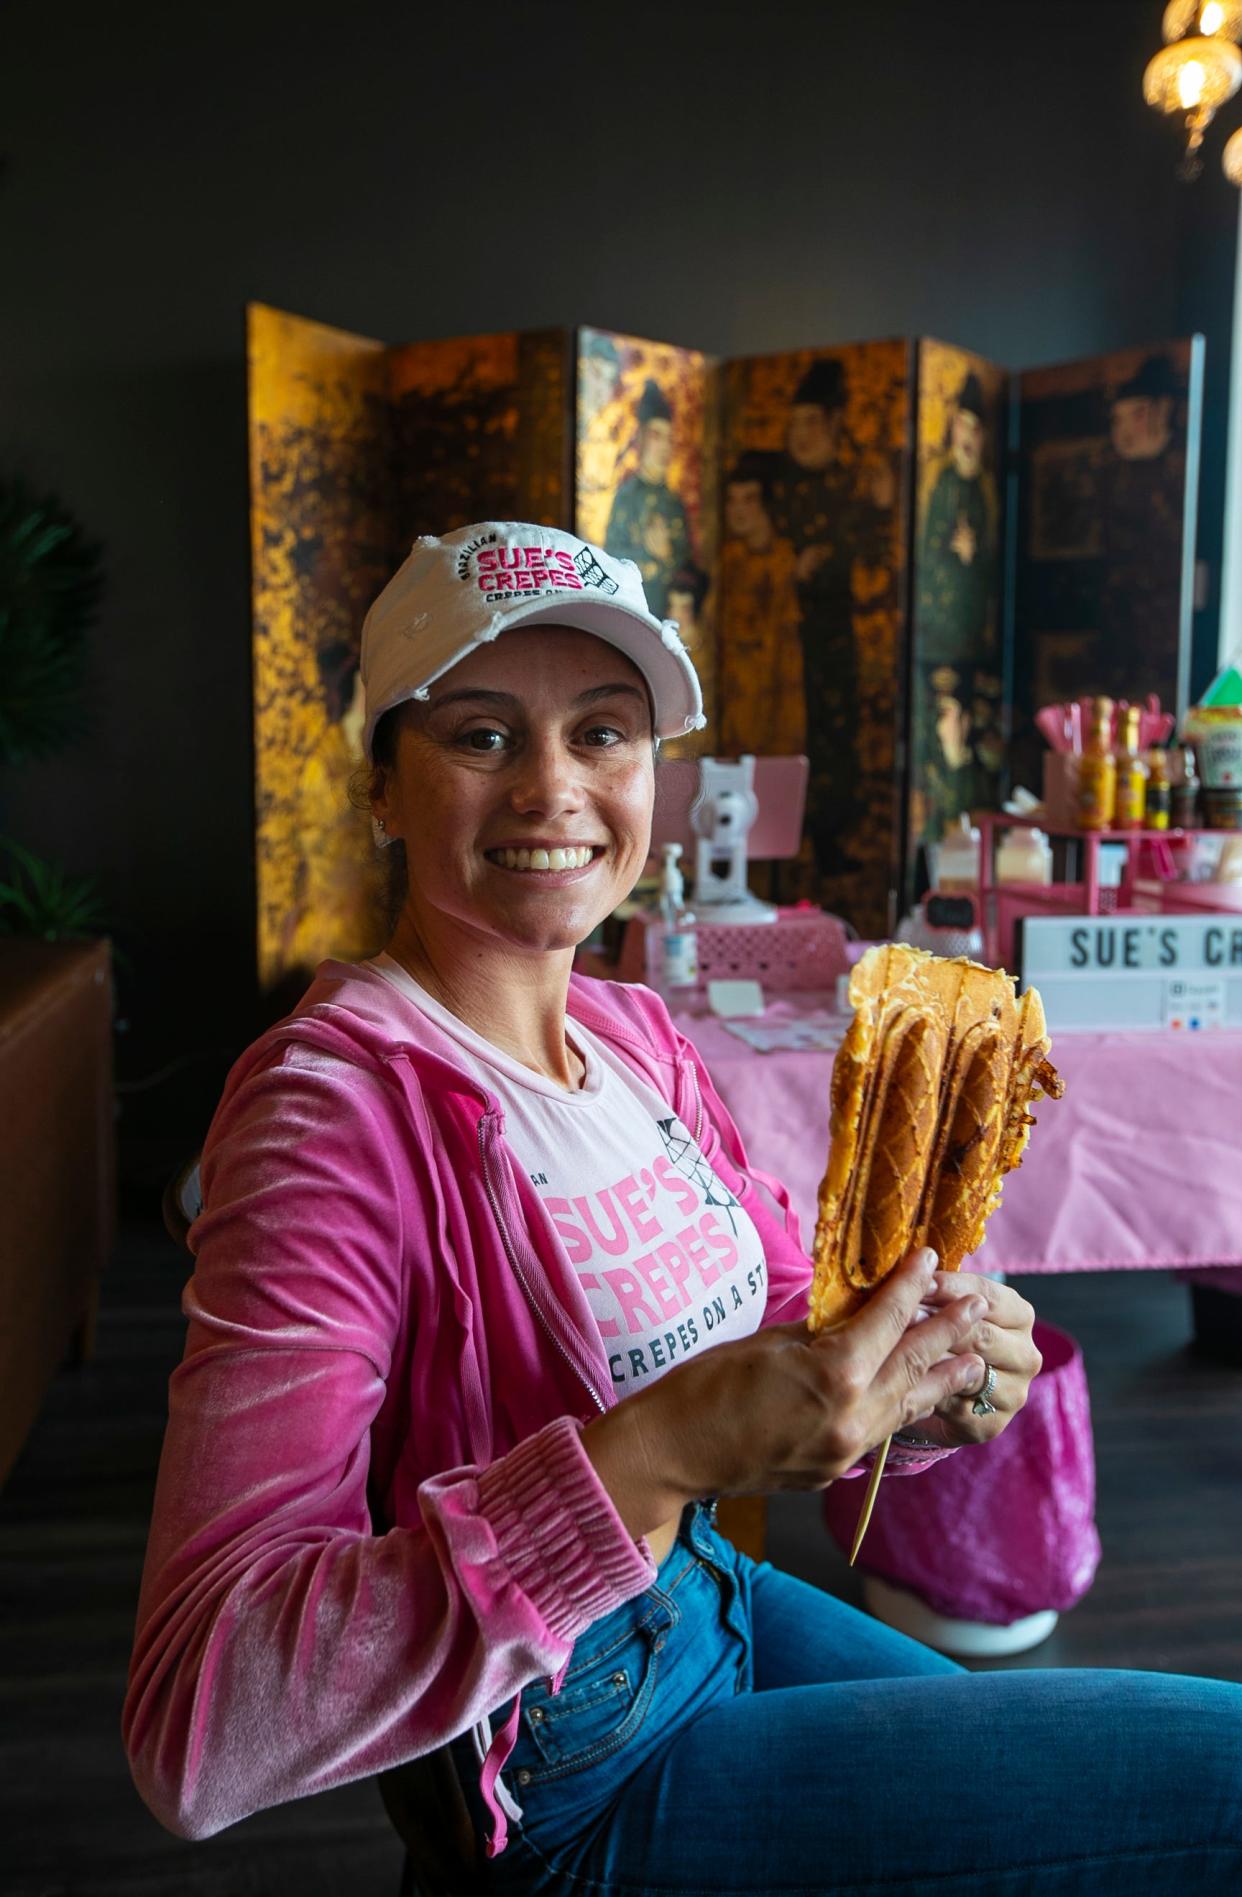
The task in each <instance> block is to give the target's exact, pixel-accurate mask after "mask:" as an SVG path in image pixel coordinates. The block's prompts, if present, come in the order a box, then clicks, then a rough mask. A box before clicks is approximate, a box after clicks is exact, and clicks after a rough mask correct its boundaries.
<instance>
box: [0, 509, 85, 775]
mask: <svg viewBox="0 0 1242 1897" xmlns="http://www.w3.org/2000/svg"><path fill="white" fill-rule="evenodd" d="M102 585H103V573H102V567H101V562H100V553H99V549H98V547H97V546H95V545H94V543H93V542H91V541H89V540H88V539H87V538H86V536H85V534H84V533H83V532H82V529H81V527H80V526H79V524H78V523H77V521H76V520H74V518H73V516H72V515H71V514H69V513H68V512H67V511H66V509H65V508H64V507H63V506H62V505H61V503H60V502H59V501H58V500H57V499H56V497H55V496H54V495H43V496H37V495H35V494H34V493H32V491H31V490H30V489H29V488H28V487H27V486H26V485H25V483H24V482H22V481H19V480H0V763H5V764H18V763H22V762H24V761H25V760H26V759H29V758H40V757H46V756H47V755H48V754H49V753H50V752H53V751H56V750H58V749H59V748H60V747H61V746H62V745H63V744H66V743H68V742H70V741H71V740H72V739H74V738H77V737H80V736H81V734H82V732H83V730H84V729H85V726H86V716H85V705H84V684H85V669H86V635H87V632H88V630H89V628H90V625H91V622H92V621H93V619H94V616H95V610H96V607H97V605H98V602H99V595H100V592H101V589H102Z"/></svg>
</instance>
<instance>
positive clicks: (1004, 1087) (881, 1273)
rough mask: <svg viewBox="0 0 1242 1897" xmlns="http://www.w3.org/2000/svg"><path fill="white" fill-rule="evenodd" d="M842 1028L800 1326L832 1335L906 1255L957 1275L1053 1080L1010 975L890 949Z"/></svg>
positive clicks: (869, 965)
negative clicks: (933, 1254)
mask: <svg viewBox="0 0 1242 1897" xmlns="http://www.w3.org/2000/svg"><path fill="white" fill-rule="evenodd" d="M850 1001H851V1003H852V1004H853V1008H854V1018H853V1021H852V1022H851V1023H850V1027H849V1031H848V1033H847V1034H846V1037H845V1041H844V1043H843V1044H842V1046H841V1049H840V1051H839V1052H838V1054H837V1059H836V1064H835V1066H834V1068H833V1076H832V1096H831V1139H830V1144H829V1151H828V1165H827V1169H826V1171H825V1174H824V1180H823V1184H822V1185H821V1187H820V1193H819V1218H818V1222H817V1225H816V1230H815V1246H814V1258H815V1276H814V1281H813V1284H812V1288H811V1311H810V1326H811V1329H812V1330H814V1331H818V1330H824V1329H826V1328H827V1327H829V1326H831V1325H833V1324H838V1323H840V1322H842V1320H843V1319H845V1318H847V1317H849V1316H850V1315H851V1314H852V1312H854V1311H856V1310H857V1309H858V1308H859V1307H860V1306H861V1305H862V1304H863V1303H865V1302H866V1299H867V1297H868V1296H869V1294H870V1293H871V1291H873V1290H874V1289H875V1286H876V1285H877V1284H879V1283H881V1282H882V1280H883V1279H884V1278H886V1277H887V1276H888V1273H889V1272H890V1271H891V1270H892V1269H893V1267H894V1265H896V1264H898V1263H899V1262H900V1260H901V1259H902V1258H903V1257H905V1255H906V1253H907V1252H908V1251H910V1250H911V1249H912V1247H914V1246H918V1245H923V1244H928V1245H931V1246H933V1247H934V1248H935V1250H936V1251H937V1252H938V1253H939V1256H940V1261H941V1265H942V1267H943V1268H944V1269H945V1270H946V1271H956V1270H957V1268H958V1266H959V1265H960V1264H961V1262H962V1259H963V1258H964V1257H966V1256H967V1255H968V1254H969V1253H971V1252H973V1251H975V1250H976V1249H977V1248H978V1246H979V1245H980V1244H981V1243H982V1242H983V1235H984V1228H985V1226H986V1224H987V1221H988V1219H989V1217H990V1216H991V1214H992V1213H993V1212H994V1211H995V1209H996V1207H997V1205H998V1204H999V1203H1000V1194H1001V1182H1002V1180H1003V1178H1004V1175H1005V1174H1006V1173H1007V1172H1010V1171H1012V1169H1013V1168H1014V1167H1015V1166H1017V1165H1019V1164H1020V1163H1021V1159H1022V1153H1023V1150H1024V1148H1025V1146H1026V1142H1027V1139H1028V1138H1029V1137H1030V1129H1031V1126H1032V1125H1033V1124H1034V1122H1033V1120H1032V1118H1031V1113H1030V1107H1031V1103H1032V1101H1034V1100H1036V1099H1038V1098H1039V1097H1040V1095H1041V1094H1048V1095H1049V1096H1050V1097H1051V1098H1053V1099H1059V1098H1060V1096H1061V1094H1062V1092H1063V1091H1064V1089H1063V1084H1062V1081H1061V1077H1060V1075H1059V1074H1058V1073H1057V1071H1056V1069H1055V1068H1054V1067H1053V1066H1052V1064H1051V1063H1050V1061H1049V1060H1048V1058H1047V1056H1048V1052H1049V1049H1050V1046H1051V1043H1050V1041H1049V1039H1048V1033H1047V1028H1046V1024H1045V1021H1044V1011H1043V1006H1042V1004H1041V1002H1040V999H1039V996H1038V995H1037V994H1036V993H1035V992H1034V991H1033V990H1031V991H1028V992H1027V993H1026V994H1025V995H1023V996H1022V998H1021V1000H1020V1001H1019V1000H1018V998H1017V997H1016V995H1015V993H1014V983H1013V978H1012V976H1009V975H1006V974H1005V972H1004V971H1003V970H1002V969H991V968H984V967H982V966H981V965H980V964H979V963H978V962H970V961H966V960H964V959H961V958H958V959H956V960H945V959H942V958H941V957H939V956H934V955H928V954H926V953H925V952H924V951H923V950H921V949H912V948H909V947H907V946H906V945H905V944H904V943H890V944H887V945H885V946H884V947H881V948H875V949H869V950H868V952H867V954H866V955H864V956H863V957H862V959H861V961H860V962H859V963H858V964H857V966H856V967H855V969H854V972H853V975H852V976H851V979H850Z"/></svg>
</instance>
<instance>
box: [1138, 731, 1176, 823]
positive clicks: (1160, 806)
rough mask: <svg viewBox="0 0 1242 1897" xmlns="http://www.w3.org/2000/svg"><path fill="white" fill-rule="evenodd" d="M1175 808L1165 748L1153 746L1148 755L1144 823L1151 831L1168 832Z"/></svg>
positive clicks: (1158, 745)
mask: <svg viewBox="0 0 1242 1897" xmlns="http://www.w3.org/2000/svg"><path fill="white" fill-rule="evenodd" d="M1172 807H1173V786H1172V785H1171V783H1170V782H1169V760H1168V758H1167V757H1166V756H1165V752H1164V746H1163V745H1160V744H1153V745H1152V747H1151V750H1150V751H1149V752H1148V753H1147V798H1146V804H1145V809H1144V819H1143V820H1144V823H1145V825H1146V827H1147V829H1149V830H1167V829H1168V827H1169V814H1170V811H1171V810H1172Z"/></svg>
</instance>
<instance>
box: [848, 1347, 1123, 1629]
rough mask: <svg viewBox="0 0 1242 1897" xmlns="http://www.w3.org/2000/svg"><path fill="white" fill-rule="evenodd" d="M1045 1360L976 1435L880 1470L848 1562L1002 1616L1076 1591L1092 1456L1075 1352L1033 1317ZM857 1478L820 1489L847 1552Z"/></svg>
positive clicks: (1089, 1533)
mask: <svg viewBox="0 0 1242 1897" xmlns="http://www.w3.org/2000/svg"><path fill="white" fill-rule="evenodd" d="M1035 1347H1036V1349H1037V1350H1038V1351H1039V1352H1040V1354H1041V1355H1042V1357H1043V1360H1044V1367H1043V1369H1042V1371H1041V1372H1040V1374H1039V1376H1038V1377H1036V1379H1035V1381H1034V1383H1033V1384H1032V1385H1031V1388H1030V1392H1029V1395H1028V1396H1027V1401H1026V1407H1025V1409H1023V1410H1021V1411H1019V1413H1018V1415H1017V1416H1015V1417H1014V1419H1013V1421H1012V1422H1011V1423H1010V1424H1009V1427H1008V1428H1007V1429H1006V1430H1005V1431H1004V1433H1003V1434H1002V1435H1000V1436H998V1437H997V1438H996V1440H995V1442H992V1443H988V1444H987V1445H979V1446H974V1445H968V1446H967V1447H966V1448H963V1449H959V1450H958V1452H957V1454H956V1455H955V1456H946V1457H945V1459H944V1461H943V1462H939V1463H935V1464H934V1465H933V1466H932V1467H931V1468H930V1469H925V1470H924V1471H923V1472H922V1474H921V1475H911V1476H906V1477H904V1478H903V1479H902V1480H900V1481H898V1480H896V1479H894V1480H890V1481H882V1482H881V1484H880V1493H879V1495H878V1496H877V1497H876V1504H875V1512H874V1514H873V1515H872V1517H871V1524H870V1526H869V1528H868V1529H867V1536H866V1540H865V1541H864V1542H863V1545H862V1550H861V1552H860V1554H859V1557H858V1563H857V1565H858V1566H859V1567H860V1568H861V1569H863V1570H864V1571H865V1572H867V1573H869V1574H874V1575H878V1576H880V1577H881V1579H883V1580H885V1581H889V1582H891V1583H892V1584H893V1585H894V1586H895V1587H900V1588H905V1589H907V1590H909V1592H911V1593H913V1594H917V1595H919V1596H920V1597H921V1598H922V1599H923V1600H924V1601H926V1602H927V1604H928V1606H929V1607H931V1608H933V1609H934V1610H935V1612H936V1613H938V1614H943V1615H946V1616H948V1617H949V1618H951V1619H954V1620H969V1621H986V1622H990V1623H992V1624H993V1625H996V1626H1009V1625H1010V1624H1011V1623H1012V1622H1013V1621H1016V1620H1020V1619H1021V1618H1022V1617H1023V1616H1025V1615H1027V1614H1037V1613H1040V1612H1042V1611H1044V1610H1046V1609H1049V1608H1051V1609H1054V1610H1056V1611H1058V1612H1061V1611H1064V1609H1065V1608H1067V1607H1072V1606H1073V1605H1074V1603H1075V1601H1079V1600H1081V1599H1082V1597H1083V1595H1084V1594H1085V1593H1086V1592H1087V1589H1088V1588H1089V1587H1090V1586H1091V1583H1092V1580H1093V1579H1094V1577H1095V1571H1096V1568H1097V1567H1098V1565H1099V1560H1100V1538H1099V1536H1098V1534H1097V1533H1096V1528H1095V1455H1094V1451H1093V1446H1092V1440H1091V1411H1090V1406H1089V1404H1088V1401H1087V1378H1086V1372H1085V1370H1084V1368H1083V1361H1082V1353H1081V1351H1080V1350H1079V1348H1078V1346H1077V1344H1076V1343H1075V1342H1074V1339H1073V1338H1072V1337H1070V1336H1068V1335H1067V1334H1066V1333H1065V1332H1064V1331H1062V1330H1057V1329H1056V1327H1055V1326H1054V1325H1051V1324H1043V1323H1040V1322H1038V1321H1037V1322H1036V1325H1035ZM864 1493H865V1484H864V1483H862V1482H860V1481H856V1482H837V1483H834V1484H833V1486H832V1487H831V1488H830V1489H828V1490H826V1491H825V1494H824V1519H825V1521H826V1522H827V1524H828V1529H829V1532H830V1533H831V1534H832V1536H833V1538H834V1540H836V1541H837V1542H839V1543H840V1545H841V1546H842V1547H843V1548H844V1549H845V1550H846V1552H847V1553H848V1551H849V1549H850V1547H851V1546H852V1544H853V1540H854V1529H855V1525H856V1523H857V1521H858V1511H859V1508H860V1506H861V1504H862V1498H863V1495H864Z"/></svg>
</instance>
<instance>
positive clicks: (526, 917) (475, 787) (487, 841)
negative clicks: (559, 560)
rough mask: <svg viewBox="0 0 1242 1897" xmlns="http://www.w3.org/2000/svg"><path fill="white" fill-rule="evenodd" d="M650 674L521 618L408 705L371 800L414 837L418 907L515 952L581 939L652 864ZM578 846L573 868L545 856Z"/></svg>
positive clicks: (396, 833) (420, 918)
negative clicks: (389, 766)
mask: <svg viewBox="0 0 1242 1897" xmlns="http://www.w3.org/2000/svg"><path fill="white" fill-rule="evenodd" d="M651 736H652V732H651V709H650V700H649V697H648V693H647V687H646V683H645V681H644V679H643V676H642V673H641V672H640V671H639V670H638V668H637V667H636V666H635V665H633V664H631V662H630V660H629V659H627V658H626V657H625V656H624V654H623V653H621V652H619V651H618V650H617V648H616V647H615V646H611V645H608V644H606V643H605V642H604V641H603V640H602V639H596V638H594V637H593V636H592V635H591V634H590V633H587V632H579V631H577V630H575V629H573V628H571V627H565V626H537V627H535V626H533V627H529V628H525V627H520V626H519V627H515V628H514V629H513V630H512V631H509V632H504V633H502V634H501V635H500V637H499V638H497V639H495V640H494V641H492V643H491V644H489V645H486V646H481V647H478V648H477V649H476V650H475V651H473V652H471V653H470V654H469V655H468V656H467V657H466V658H464V659H463V660H462V661H461V662H460V664H458V665H455V666H454V667H453V669H452V671H451V672H446V673H445V674H444V676H443V678H440V679H438V680H437V681H436V683H435V684H434V685H433V686H432V687H431V689H430V695H429V698H428V699H427V701H426V702H425V703H420V702H418V701H413V702H411V703H410V704H408V705H406V706H404V707H403V710H402V722H401V728H400V732H399V736H398V741H397V753H396V765H395V768H394V769H393V770H391V771H389V772H388V773H387V777H386V781H385V785H384V790H383V794H382V795H381V796H380V797H379V798H378V799H377V800H376V802H375V812H376V815H377V816H380V817H383V819H384V821H385V825H386V828H387V831H388V834H389V836H392V837H399V838H400V839H401V840H402V842H403V843H404V844H405V853H406V864H407V868H408V871H409V895H408V898H407V901H406V912H407V914H408V915H409V916H410V917H411V920H412V921H413V922H414V923H415V925H416V926H417V927H419V929H420V933H422V934H424V935H426V933H427V932H428V931H429V930H436V931H437V932H438V931H439V930H440V929H442V926H443V924H444V923H445V922H449V923H452V924H457V925H461V926H463V927H464V928H465V930H466V931H468V932H470V933H474V934H478V935H483V936H487V937H489V938H491V939H492V940H493V941H495V942H497V943H503V944H505V945H507V946H508V947H510V948H518V949H523V950H534V951H538V950H550V949H566V948H573V947H575V946H576V945H577V944H578V943H579V942H581V941H583V940H584V939H585V938H586V937H587V936H588V935H589V934H590V933H591V930H592V929H593V928H594V927H595V926H596V924H597V923H598V922H600V921H602V919H603V918H604V917H605V916H606V915H609V914H611V912H612V911H613V910H614V909H615V908H616V906H617V904H618V903H619V902H620V901H621V900H622V899H623V898H624V897H625V896H627V895H628V894H629V892H630V890H631V889H632V888H633V886H634V884H635V883H636V882H637V880H638V877H639V875H640V874H641V872H642V868H643V865H644V863H645V862H646V860H647V853H648V849H649V847H650V841H651V811H652V800H653V796H654V788H655V779H654V768H653V758H652V744H651ZM567 849H568V850H571V851H573V852H574V855H573V856H572V857H571V858H570V859H569V861H568V862H567V863H566V864H565V865H564V866H562V867H559V868H556V867H552V864H553V863H556V862H557V861H559V859H557V858H552V859H551V862H549V861H548V857H547V855H545V856H543V857H541V856H539V855H537V854H536V855H533V862H532V854H533V853H534V852H538V851H543V852H545V853H548V855H550V853H551V852H552V851H553V850H567Z"/></svg>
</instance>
